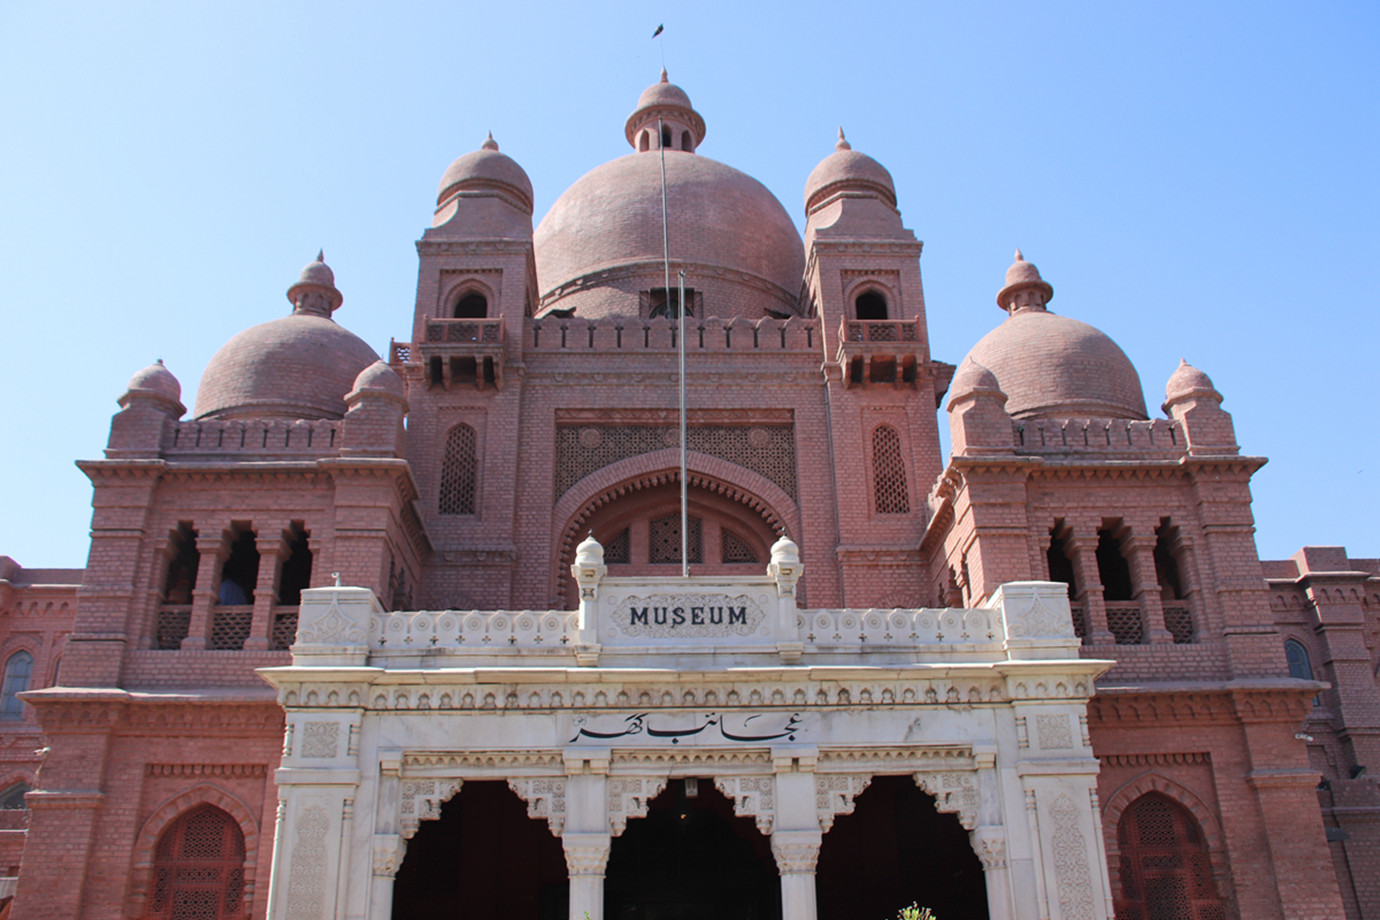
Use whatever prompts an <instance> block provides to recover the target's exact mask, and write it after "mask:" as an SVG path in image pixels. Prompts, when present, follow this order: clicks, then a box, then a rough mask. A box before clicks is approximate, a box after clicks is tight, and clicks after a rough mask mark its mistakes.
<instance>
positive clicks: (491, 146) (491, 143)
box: [479, 131, 498, 150]
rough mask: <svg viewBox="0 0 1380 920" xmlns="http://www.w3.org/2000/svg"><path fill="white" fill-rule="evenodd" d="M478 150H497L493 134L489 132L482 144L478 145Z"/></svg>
mask: <svg viewBox="0 0 1380 920" xmlns="http://www.w3.org/2000/svg"><path fill="white" fill-rule="evenodd" d="M479 148H480V149H481V150H497V149H498V141H496V140H494V133H493V132H492V131H490V132H489V135H488V137H486V138H484V143H482V144H480V145H479Z"/></svg>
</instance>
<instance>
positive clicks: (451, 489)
mask: <svg viewBox="0 0 1380 920" xmlns="http://www.w3.org/2000/svg"><path fill="white" fill-rule="evenodd" d="M476 441H477V438H476V436H475V432H474V429H473V428H471V427H470V426H469V425H465V424H460V425H456V426H455V427H454V428H452V429H451V430H450V434H449V435H447V436H446V454H445V458H444V459H443V460H442V462H441V498H440V502H439V503H438V506H437V509H436V510H437V511H438V512H440V513H441V514H474V473H475V459H476V456H475V454H476V443H475V442H476Z"/></svg>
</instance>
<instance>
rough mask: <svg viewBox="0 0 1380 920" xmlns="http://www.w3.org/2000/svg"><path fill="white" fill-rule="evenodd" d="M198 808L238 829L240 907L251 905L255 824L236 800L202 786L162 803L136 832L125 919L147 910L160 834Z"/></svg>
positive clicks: (217, 789)
mask: <svg viewBox="0 0 1380 920" xmlns="http://www.w3.org/2000/svg"><path fill="white" fill-rule="evenodd" d="M201 806H211V807H214V808H216V809H218V810H220V811H222V812H224V813H225V814H226V815H228V816H229V817H230V819H231V820H233V821H234V823H235V825H236V826H237V827H238V828H239V832H240V835H241V838H242V840H243V843H244V874H243V877H242V878H243V883H242V884H243V888H242V893H241V902H240V903H241V904H242V905H245V904H253V903H254V891H255V869H256V867H257V866H258V863H259V822H258V820H257V819H256V818H255V817H254V814H253V812H251V811H250V810H249V808H248V807H247V806H246V805H245V804H244V802H242V801H241V800H240V799H238V798H236V797H235V796H234V795H232V794H230V793H229V792H227V791H225V790H224V789H221V788H220V787H219V786H212V785H210V784H203V785H200V786H196V787H194V788H192V789H188V790H186V791H185V792H181V793H178V794H177V795H174V796H172V797H171V798H169V799H166V800H164V802H163V803H162V804H161V805H159V806H158V807H157V808H155V809H154V811H153V814H151V815H149V817H148V819H147V820H145V821H144V824H143V826H142V827H141V828H140V829H139V833H138V834H137V835H136V836H135V839H134V847H133V849H132V850H131V852H130V876H129V893H128V897H127V898H126V916H130V917H142V916H144V914H145V911H146V909H147V908H148V907H149V895H150V894H151V893H152V888H153V880H154V879H153V875H154V871H153V870H154V864H155V862H156V861H157V857H158V853H157V848H158V842H159V839H160V838H161V837H162V836H163V833H164V831H166V830H167V829H168V827H169V826H170V825H172V824H173V822H175V821H176V820H178V818H180V817H182V816H183V815H185V814H189V813H190V812H192V811H193V810H194V809H196V808H199V807H201Z"/></svg>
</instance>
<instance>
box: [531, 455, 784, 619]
mask: <svg viewBox="0 0 1380 920" xmlns="http://www.w3.org/2000/svg"><path fill="white" fill-rule="evenodd" d="M686 465H687V469H688V473H689V486H690V487H691V488H692V489H697V490H702V491H703V492H704V493H708V494H712V495H714V496H716V497H717V498H718V499H721V500H725V501H730V502H733V503H736V504H738V505H742V506H744V507H745V509H747V511H748V512H750V513H751V516H752V517H753V518H756V519H758V520H760V522H761V524H760V525H759V526H761V527H763V528H764V529H766V530H769V531H770V532H771V533H773V534H782V533H787V534H792V535H798V534H799V533H800V512H799V509H798V508H797V507H796V504H795V502H794V501H792V499H791V497H790V496H789V495H787V494H786V492H785V490H783V489H782V488H781V487H780V486H778V485H776V484H775V483H773V482H772V481H771V480H769V479H767V478H766V477H765V476H763V475H761V474H760V473H755V472H753V471H752V470H749V469H746V468H745V467H741V466H738V465H737V464H735V463H730V462H729V461H727V460H723V459H721V458H719V457H713V456H710V455H709V454H702V453H698V452H696V451H690V452H689V454H688V455H687V458H686ZM679 466H680V451H679V450H677V449H676V448H667V449H665V450H658V451H653V452H651V453H646V454H639V455H637V456H635V457H629V458H627V459H625V460H620V461H618V462H617V463H611V464H609V465H608V466H606V467H604V468H603V469H600V470H597V471H595V472H593V473H590V474H589V475H588V476H586V477H584V478H583V479H581V480H580V481H579V482H577V483H575V485H573V486H571V487H570V488H569V489H568V490H567V491H566V492H565V494H564V495H562V496H561V498H560V500H559V501H558V502H557V503H556V508H555V510H554V513H553V515H552V521H553V523H555V524H556V530H555V532H556V533H557V534H558V537H557V539H558V542H557V544H556V545H555V546H554V547H553V555H554V556H555V558H556V560H557V563H558V564H557V566H556V573H555V584H554V585H553V598H556V599H559V600H562V601H563V600H564V599H565V595H566V590H567V583H568V581H569V574H570V564H571V563H572V562H573V561H574V555H575V545H576V544H577V543H579V542H580V540H581V539H583V538H584V536H585V534H586V533H587V531H588V524H589V522H590V521H591V519H592V518H593V516H594V515H595V514H596V513H598V512H599V511H600V509H602V508H604V507H605V506H607V505H609V504H611V503H612V502H614V501H617V500H618V499H620V498H622V497H623V496H625V495H629V494H632V493H637V492H641V491H643V490H647V489H654V488H657V487H661V486H664V485H666V484H669V483H678V482H679V481H680V474H679V469H678V468H679ZM795 539H798V537H795ZM768 545H770V544H768Z"/></svg>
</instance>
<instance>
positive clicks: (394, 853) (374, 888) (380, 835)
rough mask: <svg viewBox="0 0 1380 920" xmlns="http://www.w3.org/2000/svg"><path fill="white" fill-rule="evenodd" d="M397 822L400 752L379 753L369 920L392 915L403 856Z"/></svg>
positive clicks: (402, 839) (404, 849)
mask: <svg viewBox="0 0 1380 920" xmlns="http://www.w3.org/2000/svg"><path fill="white" fill-rule="evenodd" d="M401 818H402V752H400V751H397V750H385V751H380V752H379V779H378V787H377V792H376V793H375V795H374V874H373V877H372V878H371V879H370V882H369V920H389V918H390V917H391V916H392V913H393V880H394V879H395V878H396V877H397V874H398V868H399V867H400V866H401V865H402V861H403V857H404V856H405V855H406V854H407V838H405V837H403V836H402V833H401V831H402V820H401Z"/></svg>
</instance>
